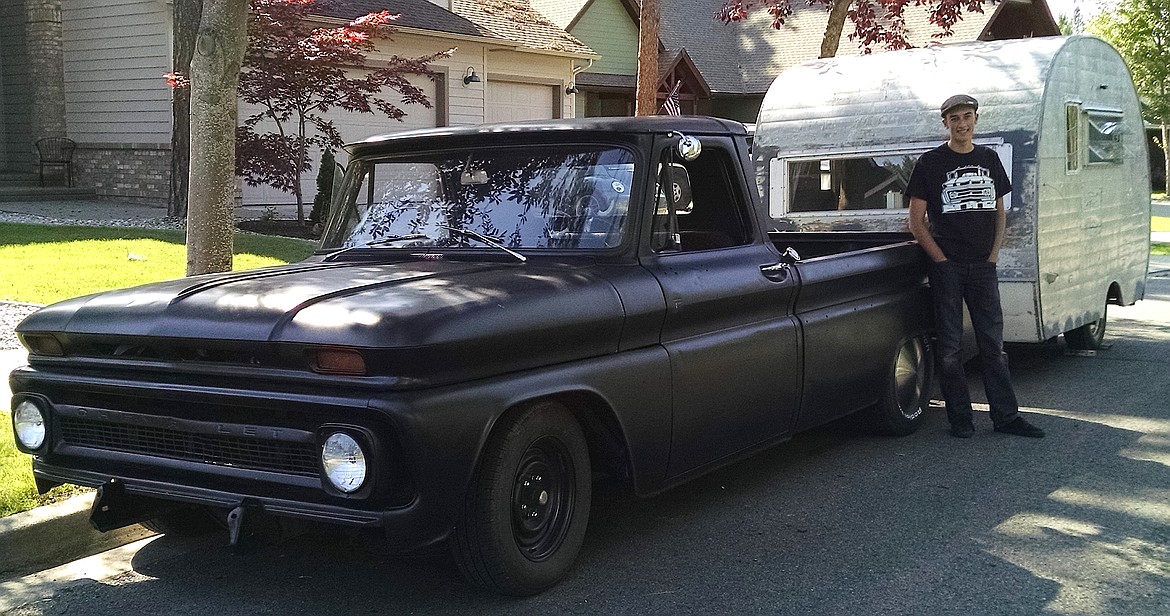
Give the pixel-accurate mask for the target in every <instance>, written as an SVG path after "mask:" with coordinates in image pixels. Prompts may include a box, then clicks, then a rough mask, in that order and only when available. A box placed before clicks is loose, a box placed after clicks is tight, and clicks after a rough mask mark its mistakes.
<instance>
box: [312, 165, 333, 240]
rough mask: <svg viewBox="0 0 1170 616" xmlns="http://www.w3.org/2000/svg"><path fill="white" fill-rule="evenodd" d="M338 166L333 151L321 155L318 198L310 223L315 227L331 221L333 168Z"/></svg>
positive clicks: (316, 197)
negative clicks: (330, 206)
mask: <svg viewBox="0 0 1170 616" xmlns="http://www.w3.org/2000/svg"><path fill="white" fill-rule="evenodd" d="M336 165H337V161H336V160H335V159H334V158H333V150H329V149H326V150H325V152H324V153H322V154H321V165H320V166H319V167H317V196H315V197H313V211H311V212H309V222H311V223H312V224H314V225H316V224H320V223H322V222H324V221H326V220H328V219H329V205H330V202H331V201H332V199H333V168H334V166H336Z"/></svg>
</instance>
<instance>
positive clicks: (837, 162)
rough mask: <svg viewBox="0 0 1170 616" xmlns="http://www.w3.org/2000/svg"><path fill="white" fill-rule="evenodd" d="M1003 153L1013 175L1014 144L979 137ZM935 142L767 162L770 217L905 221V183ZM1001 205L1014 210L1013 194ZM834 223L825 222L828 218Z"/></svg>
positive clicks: (842, 222) (811, 220)
mask: <svg viewBox="0 0 1170 616" xmlns="http://www.w3.org/2000/svg"><path fill="white" fill-rule="evenodd" d="M975 143H977V144H979V145H983V146H987V147H989V148H991V149H992V150H995V153H996V154H997V155H998V156H999V160H1000V162H1002V163H1003V168H1004V171H1006V172H1007V175H1008V179H1009V180H1010V179H1011V177H1012V164H1013V158H1012V150H1013V148H1012V144H1010V143H1004V142H1003V140H1002V139H1000V138H996V137H990V138H986V139H976V140H975ZM932 147H936V144H933V143H923V144H917V145H913V144H911V145H907V146H904V147H899V148H896V149H893V148H892V149H890V150H886V151H882V152H874V151H868V152H857V151H854V152H848V153H825V154H823V155H820V156H800V157H793V158H772V159H769V160H768V168H767V169H768V170H767V178H768V185H767V190H766V196H767V200H768V215H769V216H770V217H771V218H773V219H775V220H787V221H789V222H791V221H792V220H798V221H800V222H799V224H802V225H803V224H814V225H815V224H821V223H822V222H824V224H829V225H849V224H853V223H851V222H847V221H849V220H853V221H857V220H866V219H870V218H888V219H890V220H893V219H901V218H902V217H904V216H905V215H906V210H907V209H908V208H909V207H910V198H909V197H908V196H907V195H906V185H907V183H908V182H909V181H910V173H911V172H912V171H914V164H915V163H916V162H918V157H919V156H921V155H922V154H923V153H924V152H926V151H927V150H929V149H931V148H932ZM1003 206H1004V208H1005V209H1008V210H1010V209H1011V207H1012V206H1011V193H1008V194H1006V195H1004V198H1003ZM830 220H831V221H832V222H825V221H830Z"/></svg>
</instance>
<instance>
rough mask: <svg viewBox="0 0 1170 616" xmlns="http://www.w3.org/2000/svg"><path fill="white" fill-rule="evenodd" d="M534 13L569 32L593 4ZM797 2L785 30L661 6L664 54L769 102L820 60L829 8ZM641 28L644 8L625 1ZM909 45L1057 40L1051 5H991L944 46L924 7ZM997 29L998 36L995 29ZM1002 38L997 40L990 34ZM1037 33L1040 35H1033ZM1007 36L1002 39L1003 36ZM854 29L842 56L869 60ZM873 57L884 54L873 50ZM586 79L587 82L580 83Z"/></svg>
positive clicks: (586, 1)
mask: <svg viewBox="0 0 1170 616" xmlns="http://www.w3.org/2000/svg"><path fill="white" fill-rule="evenodd" d="M531 1H532V5H533V7H535V8H536V9H538V10H540V11H541V12H544V14H545V15H546V16H548V17H549V19H551V20H552V21H554V22H556V23H557V24H558V25H561V26H562V27H564V28H571V27H572V25H573V24H574V23H575V22H576V20H577V19H579V18H580V16H581V14H582V13H584V12H585V11H587V10H588V8H589V6H590V5H591V4H592V3H593V2H594V0H531ZM791 1H792V15H791V16H790V17H788V18H787V19H786V20H785V23H784V25H783V26H782V27H781V28H780V29H779V30H775V29H772V28H771V20H772V18H771V16H770V15H768V13H767V11H763V10H757V11H754V12H752V13H751V14H750V15H749V16H748V19H747V20H746V21H743V22H738V23H730V24H724V23H723V22H721V21H719V20H717V19H715V17H714V13H715V10H716V9H717V8H719V7H718V2H711V3H710V4H709V6H708V7H707V8H708V9H709V10H697V9H696V6H695V3H696V2H695V0H659V10H660V15H659V33H658V36H659V39H660V41H661V43H662V46H663V50H662V51H661V52H660V53H661V54H665V55H666V56H668V57H674V56H675V55H676V54H678V53H679V51H681V50H683V49H686V50H688V52H689V55H690V58H691V60H692V61H693V63H694V64H695V66H696V67H697V68H698V69H699V72H700V73H701V74H702V76H703V77H704V78H705V79H706V81H707V83H708V85H709V86H710V88H711V91H712V92H714V93H723V94H763V93H764V92H766V91H767V89H768V85H769V84H771V82H772V79H774V78H775V77H776V75H778V74H780V73H781V72H782V71H783V70H784V69H786V68H788V67H790V66H794V65H796V64H799V63H800V62H803V61H805V60H811V59H814V58H816V57H817V56H819V55H820V49H821V39H822V38H824V34H825V24H826V23H827V22H828V8H827V7H825V6H823V5H816V6H809V5H808V4H807V3H806V2H804V0H791ZM621 2H622V4H623V5H625V6H626V8H627V10H628V11H629V12H630V14H631V18H632V19H634V21H635V23H636V22H637V13H638V7H639V6H640V5H641V1H640V0H621ZM905 22H906V34H907V36H906V38H907V40H908V41H909V42H910V44H911V45H913V46H914V47H923V46H926V45H929V44H932V43H935V42H941V43H946V42H949V41H954V42H968V41H976V40H990V39H997V38H1020V37H1025V36H1047V35H1057V34H1059V33H1060V32H1059V29H1058V28H1057V26H1056V22H1055V20H1053V19H1052V14H1051V11H1050V10H1049V9H1048V5H1047V3H1046V2H1045V0H1022V1H1017V2H998V3H996V4H987V5H985V6H983V7H982V12H980V11H978V10H977V11H964V12H963V15H962V17H961V19H960V20H959V22H958V23H956V24H955V25H954V27H953V28H952V30H953V34H952V35H951V36H950V37H946V38H941V39H940V38H937V37H935V36H934V34H935V33H937V32H938V27H937V26H935V25H933V24H931V23H930V15H929V13H928V12H927V10H926V9H925V8H924V7H920V6H914V5H911V6H908V7H907V9H906V12H905ZM993 26H994V28H993ZM993 29H994V30H996V31H997V32H993V31H992V30H993ZM1032 30H1035V31H1032ZM998 31H1002V32H998ZM851 32H852V22H850V21H847V22H846V23H845V28H844V32H842V36H841V44H840V46H839V48H838V50H837V55H838V56H850V55H858V54H861V53H864V50H862V49H860V48H859V47H858V43H857V42H856V41H852V40H850V39H849V34H850V33H851ZM873 50H874V51H882V50H883V49H882V48H881V47H874V48H873ZM582 76H584V75H582Z"/></svg>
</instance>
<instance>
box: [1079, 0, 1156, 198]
mask: <svg viewBox="0 0 1170 616" xmlns="http://www.w3.org/2000/svg"><path fill="white" fill-rule="evenodd" d="M1088 29H1089V32H1091V33H1093V34H1096V35H1097V36H1100V37H1101V38H1103V39H1105V40H1107V41H1109V42H1110V43H1112V44H1113V46H1114V47H1116V48H1117V50H1118V51H1119V52H1121V55H1122V57H1124V58H1125V62H1126V64H1128V65H1129V71H1130V73H1131V74H1132V75H1133V81H1134V85H1135V86H1136V87H1137V91H1138V95H1139V96H1140V97H1141V99H1142V110H1143V114H1144V116H1145V119H1146V121H1148V122H1151V123H1153V124H1158V125H1160V126H1161V127H1162V139H1161V141H1160V143H1159V145H1160V146H1161V148H1162V152H1163V153H1165V152H1166V142H1167V137H1168V135H1167V132H1168V131H1167V124H1168V123H1170V0H1120V1H1119V2H1118V3H1117V6H1116V7H1115V8H1113V9H1112V10H1107V11H1104V12H1102V13H1101V14H1100V15H1098V16H1097V17H1096V18H1095V19H1094V20H1093V21H1092V22H1090V23H1089V27H1088ZM1166 158H1167V171H1168V172H1170V156H1168V157H1166ZM1167 176H1168V177H1170V173H1167Z"/></svg>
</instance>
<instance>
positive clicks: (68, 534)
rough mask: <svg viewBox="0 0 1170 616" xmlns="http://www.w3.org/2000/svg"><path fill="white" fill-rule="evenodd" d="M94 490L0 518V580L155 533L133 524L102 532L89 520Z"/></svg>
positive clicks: (109, 548)
mask: <svg viewBox="0 0 1170 616" xmlns="http://www.w3.org/2000/svg"><path fill="white" fill-rule="evenodd" d="M93 499H94V495H93V494H80V495H78V496H74V497H72V498H70V499H68V500H65V501H62V502H60V503H55V504H52V505H46V506H44V507H37V508H36V509H33V510H31V511H25V512H24V513H17V514H14V515H10V516H7V517H4V518H0V554H3V555H4V557H3V558H2V559H0V580H4V579H10V578H14V577H19V576H22V575H26V574H29V573H32V572H35V571H41V570H44V569H49V568H51V567H56V566H57V565H61V564H64V563H67V562H69V561H72V560H76V559H78V558H82V557H84V556H90V555H93V554H97V553H99V552H104V551H106V550H112V549H114V548H117V547H121V546H123V545H126V544H127V543H131V542H134V541H137V540H139V539H142V538H145V537H151V536H153V535H155V533H154V532H152V531H149V530H147V529H145V528H143V527H142V526H139V525H137V524H132V525H130V526H127V527H124V528H119V529H118V530H114V531H110V532H108V533H100V532H98V531H96V530H94V528H93V527H92V526H90V524H89V510H90V507H91V506H92V505H93Z"/></svg>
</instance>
